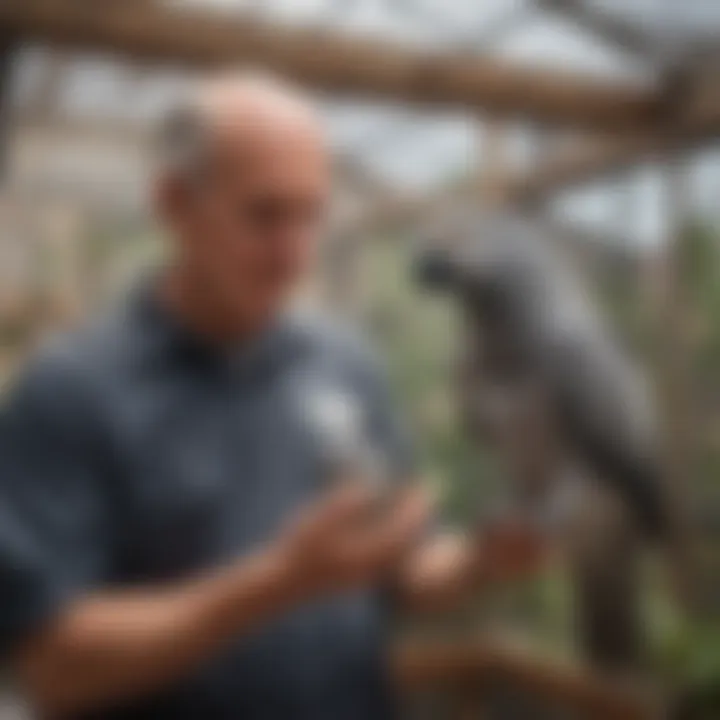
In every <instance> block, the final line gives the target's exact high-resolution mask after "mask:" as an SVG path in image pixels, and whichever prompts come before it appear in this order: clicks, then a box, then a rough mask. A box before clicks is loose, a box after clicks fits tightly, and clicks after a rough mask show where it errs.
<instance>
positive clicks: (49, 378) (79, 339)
mask: <svg viewBox="0 0 720 720" xmlns="http://www.w3.org/2000/svg"><path fill="white" fill-rule="evenodd" d="M328 397H329V398H332V399H333V402H335V401H336V400H337V399H338V398H342V403H341V405H342V407H344V408H345V409H347V408H348V407H350V408H352V409H353V411H354V412H355V414H356V415H357V417H359V418H360V427H361V429H362V433H363V434H364V436H365V437H366V439H367V440H368V442H369V443H370V444H371V445H372V446H373V447H375V448H376V449H377V450H379V451H380V452H381V453H382V455H383V457H384V460H385V462H386V463H387V464H388V465H389V466H390V467H391V468H392V470H393V473H394V474H395V475H396V476H398V477H400V476H404V475H407V474H409V473H410V472H411V471H412V457H411V455H412V453H411V452H410V450H409V446H408V443H407V440H406V436H405V433H404V432H403V431H402V429H401V427H400V424H399V423H398V421H397V419H396V417H395V414H394V413H393V411H392V408H391V403H390V401H389V399H388V393H387V390H386V387H385V383H384V381H383V379H382V374H381V373H379V372H378V368H377V365H376V363H375V362H374V361H373V360H372V358H371V357H370V356H369V355H368V353H367V352H366V350H365V349H364V348H363V347H362V345H361V344H359V343H358V342H356V341H355V340H353V339H351V338H349V337H346V336H345V335H344V334H343V333H341V332H337V331H334V330H330V329H328V328H327V327H325V326H323V325H321V324H319V323H317V322H308V321H307V320H302V321H301V320H299V319H297V318H295V319H289V318H286V319H283V320H281V321H278V322H277V323H276V324H275V325H274V326H273V327H272V328H270V329H268V330H267V331H266V332H265V333H264V334H263V336H262V337H259V338H258V339H257V340H255V341H253V342H252V343H250V344H249V345H248V346H247V347H244V348H242V349H238V350H236V351H233V352H223V353H221V352H218V351H217V350H214V349H212V348H210V347H209V346H208V345H207V344H204V343H203V342H201V341H200V340H199V339H198V338H197V337H194V336H193V335H192V334H191V333H189V332H188V331H187V330H186V329H185V328H183V327H182V326H181V325H180V324H179V323H178V322H176V321H175V320H174V319H173V318H172V317H170V315H169V314H168V313H166V312H165V311H164V310H163V309H162V308H161V307H160V305H159V304H158V303H157V302H155V300H154V298H153V293H152V292H150V291H149V290H148V289H147V288H145V289H143V290H142V291H139V292H137V293H135V294H133V295H132V297H131V299H130V301H129V302H128V303H127V304H126V305H125V306H123V308H122V309H121V310H120V311H118V312H114V313H113V314H112V315H111V316H110V317H107V318H104V319H103V320H102V321H101V322H99V323H97V324H96V325H94V326H93V327H92V328H88V329H85V330H83V331H82V332H81V333H79V334H76V335H74V336H72V337H66V338H64V339H62V340H61V341H60V342H57V343H55V344H54V346H53V347H51V348H48V349H46V350H45V351H44V352H42V353H40V354H39V356H38V357H36V358H35V360H34V361H33V362H32V363H31V366H30V367H29V368H28V369H27V370H26V372H25V373H24V375H23V377H22V378H21V379H20V381H19V382H18V383H16V384H15V385H14V386H13V388H12V389H11V390H10V392H9V393H8V396H6V397H5V399H4V404H3V410H2V413H1V414H0V652H2V653H3V655H7V654H8V653H11V652H12V650H13V648H14V647H16V646H17V643H19V642H21V641H22V640H23V638H25V637H27V636H28V634H29V633H31V632H33V631H36V630H37V629H38V628H39V627H41V626H42V624H43V623H46V622H47V621H48V620H49V619H51V618H52V616H53V615H54V614H56V613H57V612H58V611H59V609H60V608H62V607H63V606H64V605H66V604H67V603H69V602H71V601H72V599H73V598H76V597H77V596H78V595H81V594H83V593H86V592H88V591H91V590H97V589H99V588H112V587H129V586H134V585H135V586H152V585H153V584H157V583H160V582H166V581H172V580H180V579H183V578H188V577H191V576H193V574H194V573H197V572H198V571H200V570H203V569H208V568H212V567H214V566H219V565H221V564H223V563H227V562H229V561H231V560H233V559H236V558H239V557H242V556H243V554H245V553H248V552H251V551H252V550H253V549H254V548H257V547H258V546H260V545H261V544H262V543H264V542H266V541H268V540H270V539H271V538H273V537H274V536H275V535H276V534H277V533H278V532H279V530H280V528H281V527H282V526H283V524H284V523H285V522H286V521H287V520H288V519H289V517H291V516H292V515H293V513H294V511H296V510H297V509H298V507H299V506H300V505H301V504H303V503H305V502H307V501H308V500H310V499H311V498H313V497H314V496H316V495H317V494H318V493H320V492H321V491H322V488H323V486H324V482H325V478H326V475H327V473H326V468H325V465H324V460H323V453H324V451H323V448H322V439H321V438H319V436H318V432H317V428H315V427H314V426H313V422H312V417H313V413H314V412H315V405H316V404H317V402H318V398H321V399H323V398H325V399H326V398H328ZM322 402H324V400H321V404H322ZM336 404H337V403H336ZM331 405H332V403H331ZM384 633H385V611H384V608H383V603H382V600H381V593H380V592H379V591H362V592H353V593H349V594H346V595H343V596H340V597H331V598H327V599H325V600H323V601H320V602H315V603H312V604H308V605H305V606H302V607H299V608H297V609H296V610H295V611H293V612H291V613H289V614H287V615H286V616H284V617H282V618H280V619H278V620H276V621H274V622H272V623H270V624H269V625H267V626H265V627H262V628H258V629H257V630H256V631H255V632H253V633H252V634H251V635H249V636H245V637H242V638H239V639H237V640H235V641H230V642H229V644H228V646H227V649H226V650H225V651H223V652H222V654H221V655H219V656H218V657H215V658H213V659H212V661H210V662H208V663H206V664H205V665H204V666H203V667H201V668H200V669H198V670H197V671H195V672H194V673H192V674H191V675H190V676H188V677H185V678H183V679H182V680H181V681H180V682H178V683H177V685H176V686H175V687H173V688H170V689H168V690H167V691H164V692H162V693H159V694H157V695H155V696H153V697H148V698H146V699H144V700H142V701H141V702H137V703H133V704H132V705H130V706H128V707H122V708H121V707H116V708H108V710H107V711H106V712H104V713H100V714H99V715H95V716H94V717H102V718H111V717H112V718H153V720H163V719H164V718H198V719H199V720H200V719H202V720H213V719H214V718H228V719H229V718H233V720H241V719H242V720H251V719H255V718H257V719H262V720H273V719H274V718H277V719H278V720H280V718H282V720H287V719H288V718H293V719H295V720H301V719H305V718H307V720H322V719H323V718H327V720H354V719H357V720H370V719H371V718H372V719H373V720H375V719H377V718H382V717H386V716H388V715H389V713H390V706H391V703H390V693H389V692H388V688H387V687H386V677H385V672H384V670H385V668H384V666H383V662H384V656H383V645H384V640H385V637H384Z"/></svg>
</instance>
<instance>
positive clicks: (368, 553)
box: [276, 482, 430, 597]
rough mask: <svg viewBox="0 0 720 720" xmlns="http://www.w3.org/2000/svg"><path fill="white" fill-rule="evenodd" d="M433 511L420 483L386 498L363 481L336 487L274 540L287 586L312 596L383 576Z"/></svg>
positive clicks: (293, 592)
mask: <svg viewBox="0 0 720 720" xmlns="http://www.w3.org/2000/svg"><path fill="white" fill-rule="evenodd" d="M429 513H430V502H429V498H428V496H427V495H426V494H425V493H424V492H423V491H422V489H420V488H413V489H407V490H403V491H401V492H399V493H397V494H396V495H395V496H393V497H392V498H382V497H379V496H378V494H377V492H376V491H373V490H372V489H371V488H369V487H367V486H366V485H364V484H363V483H361V482H348V483H346V484H344V485H342V486H340V487H338V488H337V489H336V490H335V491H334V492H332V493H331V494H330V495H329V496H328V497H327V498H325V499H322V500H321V501H320V502H318V503H317V504H315V505H313V506H311V507H309V508H308V509H306V511H305V512H304V513H302V514H301V516H300V517H299V518H297V519H295V521H294V522H292V523H291V525H290V527H289V528H288V530H287V531H286V532H285V533H284V534H283V535H282V536H281V538H280V539H279V540H278V541H277V543H276V549H277V551H278V558H279V560H280V566H281V568H283V570H282V572H283V574H284V577H285V579H284V582H285V583H286V584H287V585H286V586H287V587H288V589H289V592H290V593H291V595H293V596H298V595H299V596H300V597H311V596H315V595H320V594H324V593H330V592H336V591H342V590H346V589H349V588H352V587H356V586H360V585H370V584H372V583H374V582H379V581H382V580H383V579H384V578H386V577H387V575H388V573H390V572H392V571H393V570H394V569H395V568H396V567H397V566H398V564H399V563H400V562H402V560H403V559H404V558H405V556H406V555H407V554H408V553H409V552H410V551H411V550H412V549H414V547H415V546H416V545H417V543H418V541H419V539H420V537H421V535H422V533H423V531H424V529H425V526H426V523H427V520H428V516H429Z"/></svg>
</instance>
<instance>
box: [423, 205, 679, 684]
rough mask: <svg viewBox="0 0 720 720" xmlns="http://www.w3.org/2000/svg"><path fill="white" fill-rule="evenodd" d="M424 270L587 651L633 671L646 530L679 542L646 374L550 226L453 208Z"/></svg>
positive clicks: (464, 394)
mask: <svg viewBox="0 0 720 720" xmlns="http://www.w3.org/2000/svg"><path fill="white" fill-rule="evenodd" d="M416 271H417V275H418V278H419V280H420V281H421V282H422V283H423V284H424V285H425V286H426V287H429V288H434V289H436V290H441V291H444V292H446V293H448V294H450V295H451V296H452V297H453V298H454V299H456V300H457V301H458V303H459V305H460V308H461V310H462V314H463V317H464V320H465V325H466V328H465V330H466V331H465V333H464V335H465V338H464V340H465V345H466V347H465V352H464V358H463V361H462V363H461V366H460V370H461V377H460V379H461V385H460V390H461V392H460V400H461V406H462V407H463V410H464V415H465V417H466V418H467V420H468V421H469V424H470V427H471V429H475V430H478V431H479V432H478V434H479V436H480V438H481V440H482V441H484V442H489V444H491V445H492V446H493V447H494V448H495V449H496V450H499V453H498V454H499V456H500V461H501V467H503V466H504V467H503V469H504V470H509V473H508V475H509V479H510V481H511V484H512V485H513V486H514V489H515V490H516V491H517V495H518V500H519V501H521V502H523V503H525V508H524V509H525V510H529V512H530V516H531V518H532V519H533V521H539V522H540V524H541V525H545V526H546V527H548V528H549V529H550V530H551V532H552V531H556V534H557V537H558V538H559V539H560V540H561V544H562V543H563V542H564V546H565V547H566V549H567V550H568V559H569V563H570V567H571V574H572V577H573V578H574V586H575V590H576V603H575V607H576V615H577V621H578V622H577V628H578V631H579V633H580V636H581V645H582V646H583V647H584V649H585V652H586V654H587V656H588V659H589V660H590V661H591V662H592V663H593V664H594V665H595V666H596V667H598V668H600V667H602V668H605V669H611V670H618V669H619V670H621V671H623V672H624V671H625V670H627V669H628V668H631V667H635V666H636V665H637V663H638V662H639V658H640V657H641V655H642V648H643V646H644V641H643V639H642V636H643V623H642V622H641V619H640V615H641V601H640V588H639V582H640V580H639V578H640V572H639V565H638V561H639V553H638V552H637V550H638V547H639V543H641V541H642V539H643V538H645V539H646V540H650V541H651V542H652V543H654V544H656V545H657V546H661V547H662V546H667V545H669V541H670V535H671V526H672V524H671V522H670V517H671V514H670V511H669V504H670V503H669V501H668V498H667V493H666V492H665V489H666V486H665V483H664V479H663V473H662V469H661V462H660V454H659V449H658V445H657V439H656V430H655V427H654V411H653V407H652V398H651V394H650V393H649V392H648V389H647V387H646V385H645V381H644V376H643V374H642V373H641V372H640V370H639V368H638V367H636V366H635V365H634V363H633V362H632V360H631V359H630V357H629V356H628V354H627V353H626V352H623V350H622V348H621V347H620V344H619V343H618V342H617V340H616V339H615V338H614V337H613V335H612V333H611V332H610V331H609V330H608V328H607V327H606V325H605V323H604V322H603V318H602V317H601V315H600V314H599V313H598V312H597V309H596V306H595V304H594V303H593V302H592V300H591V298H590V297H589V296H588V293H587V292H586V291H585V289H584V288H585V285H584V284H583V282H582V278H581V275H579V274H578V272H577V269H576V268H573V266H572V265H571V264H570V263H569V262H568V257H567V253H566V252H563V251H562V249H561V247H560V245H559V243H558V242H557V237H555V233H554V232H553V229H552V228H551V227H550V226H548V225H547V223H546V222H544V221H540V220H538V219H536V218H533V217H521V216H518V215H514V214H512V215H511V214H503V213H500V212H492V213H489V212H484V211H476V210H471V211H467V210H465V211H457V210H455V211H454V213H453V214H452V216H451V218H450V221H449V222H440V223H439V227H438V228H437V230H436V231H435V232H434V233H431V238H430V241H429V243H428V244H427V245H426V246H425V247H424V249H422V250H421V251H420V252H419V253H418V255H417V266H416ZM578 490H579V492H578ZM578 518H579V520H578ZM568 527H570V532H568Z"/></svg>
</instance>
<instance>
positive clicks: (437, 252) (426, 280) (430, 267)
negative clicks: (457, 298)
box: [413, 248, 457, 291]
mask: <svg viewBox="0 0 720 720" xmlns="http://www.w3.org/2000/svg"><path fill="white" fill-rule="evenodd" d="M413 275H414V277H415V280H416V281H417V282H418V284H419V285H420V286H421V287H424V288H427V289H429V290H440V291H443V290H450V289H451V288H452V287H453V286H454V285H455V283H456V281H457V277H456V275H457V273H456V269H455V264H454V263H453V261H452V258H451V256H450V252H449V251H448V250H447V249H446V248H430V249H427V250H424V251H423V252H422V253H420V254H419V255H418V256H417V257H416V258H415V262H414V268H413Z"/></svg>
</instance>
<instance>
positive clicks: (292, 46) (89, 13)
mask: <svg viewBox="0 0 720 720" xmlns="http://www.w3.org/2000/svg"><path fill="white" fill-rule="evenodd" d="M0 31H6V32H10V33H12V34H14V35H15V36H16V37H19V38H20V39H25V40H29V41H38V42H46V43H50V44H56V45H64V46H71V47H73V48H77V49H86V50H96V51H107V52H114V53H120V54H123V55H129V56H132V57H133V58H136V59H138V60H146V61H159V62H168V63H181V64H186V65H191V66H209V67H212V66H222V65H233V64H247V63H254V64H262V65H263V66H265V67H268V68H271V69H273V70H276V71H279V72H281V73H283V74H285V75H288V76H290V77H293V78H297V79H298V80H300V81H302V82H304V83H306V84H308V85H309V86H312V87H315V88H317V89H319V90H322V91H328V92H333V93H346V94H352V95H359V96H367V97H372V98H375V99H380V100H390V101H396V102H405V103H413V104H419V105H427V106H443V107H457V108H466V109H472V110H480V109H485V110H487V111H489V112H492V113H498V114H509V115H516V116H524V117H528V118H532V119H533V120H536V121H538V122H542V123H552V124H562V125H568V126H574V127H580V128H585V129H588V130H596V131H618V132H620V131H622V132H625V131H634V130H640V129H641V128H643V127H645V126H646V125H647V123H648V122H651V120H652V116H653V113H654V112H655V111H656V109H657V102H658V96H657V95H656V93H654V92H653V90H652V89H648V88H642V87H637V86H635V85H627V84H622V83H604V82H601V81H597V80H592V79H589V78H585V77H578V76H576V75H573V74H569V73H562V72H549V71H539V70H527V69H519V68H517V67H515V66H513V65H508V64H504V63H501V62H497V61H494V60H493V61H491V60H488V59H479V58H473V57H472V56H471V55H468V54H467V53H466V54H464V55H449V54H444V53H436V52H429V51H428V52H425V51H420V50H412V49H410V48H408V47H401V46H397V45H395V44H391V43H383V42H379V41H376V40H369V39H358V38H350V37H347V36H345V37H343V36H339V35H338V34H336V33H331V32H328V31H325V30H323V31H320V30H307V29H297V28H290V27H281V26H278V25H277V24H270V23H267V22H263V21H261V20H258V19H257V18H250V17H248V16H243V17H241V18H235V17H232V18H228V17H224V16H220V15H213V14H211V13H209V12H208V11H207V10H201V9H196V10H191V9H177V8H170V7H167V6H163V5H160V4H153V3H148V4H137V3H132V4H131V5H127V4H125V3H119V2H116V3H107V2H105V3H99V2H81V1H80V0H3V2H2V3H1V4H0Z"/></svg>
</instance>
